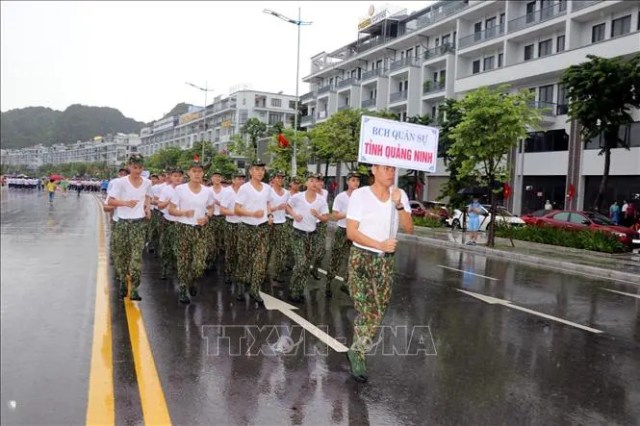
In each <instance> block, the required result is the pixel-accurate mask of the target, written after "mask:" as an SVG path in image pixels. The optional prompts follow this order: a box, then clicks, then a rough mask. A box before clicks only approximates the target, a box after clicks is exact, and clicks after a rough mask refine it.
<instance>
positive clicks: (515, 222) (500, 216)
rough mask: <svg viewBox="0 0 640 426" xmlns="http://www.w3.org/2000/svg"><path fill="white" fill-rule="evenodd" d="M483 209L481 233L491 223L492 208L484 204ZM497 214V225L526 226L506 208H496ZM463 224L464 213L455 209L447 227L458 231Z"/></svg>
mask: <svg viewBox="0 0 640 426" xmlns="http://www.w3.org/2000/svg"><path fill="white" fill-rule="evenodd" d="M481 209H482V212H481V213H480V231H486V230H487V226H489V222H490V221H491V214H490V213H489V210H490V209H491V206H490V205H487V204H483V205H482V206H481ZM496 213H497V214H496V224H509V225H511V226H524V225H525V222H524V220H522V219H520V218H519V217H517V216H514V215H513V214H512V213H511V212H510V211H509V210H507V209H505V208H504V207H501V206H498V207H497V208H496ZM467 220H468V218H467ZM462 223H463V218H462V211H460V210H458V209H455V210H454V212H453V216H451V217H450V218H448V219H447V225H449V226H450V227H452V228H453V229H457V228H462Z"/></svg>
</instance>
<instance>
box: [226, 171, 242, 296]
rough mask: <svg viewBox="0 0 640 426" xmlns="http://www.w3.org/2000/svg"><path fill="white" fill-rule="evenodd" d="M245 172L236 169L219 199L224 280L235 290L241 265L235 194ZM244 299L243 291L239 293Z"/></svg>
mask: <svg viewBox="0 0 640 426" xmlns="http://www.w3.org/2000/svg"><path fill="white" fill-rule="evenodd" d="M244 180H245V173H244V171H243V170H238V171H237V172H236V173H235V174H234V175H233V178H232V185H231V186H230V187H227V188H225V189H224V190H223V191H222V194H221V199H220V212H221V213H222V214H223V215H224V217H225V222H226V223H225V235H224V280H225V283H226V284H228V285H231V284H233V283H235V284H236V291H239V289H238V288H237V287H238V283H239V282H240V278H241V277H240V271H241V266H240V262H238V234H239V233H240V222H241V221H240V217H239V216H236V214H235V206H236V196H237V194H238V191H239V190H240V187H241V186H242V185H243V184H244ZM239 297H240V298H241V299H242V300H244V292H242V294H239Z"/></svg>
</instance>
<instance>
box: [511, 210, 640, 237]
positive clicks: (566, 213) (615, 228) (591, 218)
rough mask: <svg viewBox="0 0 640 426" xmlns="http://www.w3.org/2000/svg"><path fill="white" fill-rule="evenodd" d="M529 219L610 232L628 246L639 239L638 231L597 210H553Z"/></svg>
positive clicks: (541, 224)
mask: <svg viewBox="0 0 640 426" xmlns="http://www.w3.org/2000/svg"><path fill="white" fill-rule="evenodd" d="M523 220H524V217H523ZM529 220H531V221H532V222H533V224H534V225H537V226H551V227H554V228H562V229H573V230H578V231H581V230H591V231H601V232H608V233H610V234H614V235H615V236H617V237H618V238H619V239H620V242H621V243H622V244H624V245H627V246H631V245H633V244H634V242H633V240H638V233H637V232H636V231H634V230H633V229H631V228H627V227H626V226H619V225H615V224H614V223H613V222H611V221H610V220H609V218H607V217H606V216H604V215H602V214H600V213H597V212H588V211H570V210H552V211H550V212H548V213H547V214H545V215H543V216H540V217H530V218H529Z"/></svg>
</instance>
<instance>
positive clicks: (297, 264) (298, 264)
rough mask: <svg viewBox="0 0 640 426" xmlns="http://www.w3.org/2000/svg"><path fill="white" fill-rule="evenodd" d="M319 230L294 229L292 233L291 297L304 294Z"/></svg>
mask: <svg viewBox="0 0 640 426" xmlns="http://www.w3.org/2000/svg"><path fill="white" fill-rule="evenodd" d="M317 233H318V231H316V232H314V233H306V232H303V231H298V230H297V229H295V228H294V229H293V231H292V235H291V250H292V251H293V260H294V264H293V273H292V274H291V280H290V281H289V291H290V294H291V297H298V296H302V293H303V292H304V289H305V287H306V286H307V280H308V278H309V267H310V266H311V262H312V261H313V253H314V251H313V249H314V242H315V238H316V236H317Z"/></svg>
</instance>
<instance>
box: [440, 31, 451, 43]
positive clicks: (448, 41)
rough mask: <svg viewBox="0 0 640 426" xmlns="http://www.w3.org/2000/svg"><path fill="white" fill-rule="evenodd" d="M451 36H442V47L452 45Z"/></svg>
mask: <svg viewBox="0 0 640 426" xmlns="http://www.w3.org/2000/svg"><path fill="white" fill-rule="evenodd" d="M450 40H451V36H450V35H449V34H447V35H444V36H442V45H443V46H446V45H448V44H449V43H450Z"/></svg>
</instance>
